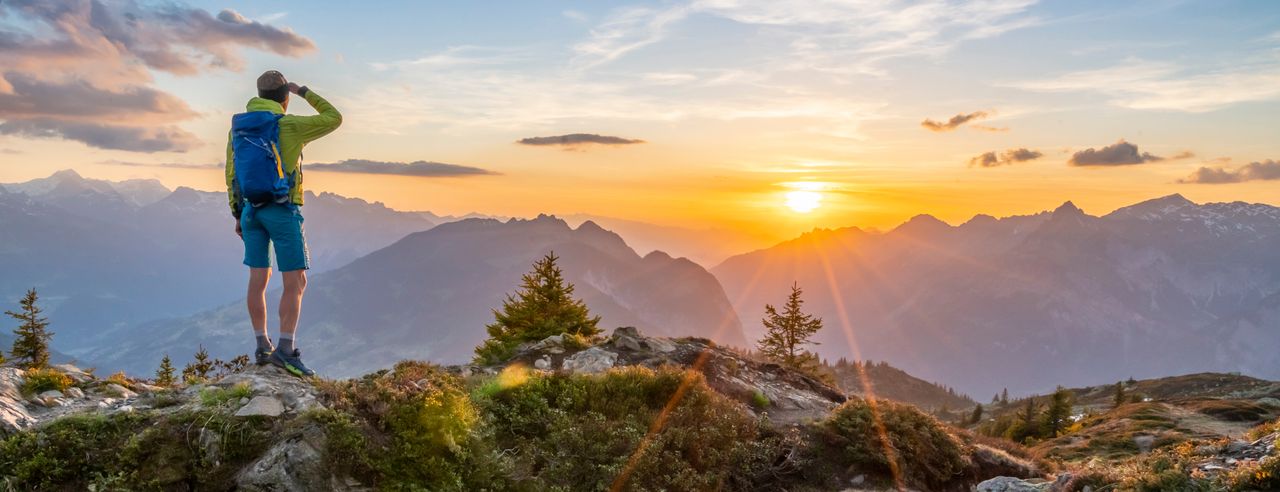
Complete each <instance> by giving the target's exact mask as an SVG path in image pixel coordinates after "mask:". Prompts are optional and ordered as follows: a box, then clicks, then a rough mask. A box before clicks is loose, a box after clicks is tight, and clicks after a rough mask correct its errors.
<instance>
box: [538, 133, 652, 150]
mask: <svg viewBox="0 0 1280 492" xmlns="http://www.w3.org/2000/svg"><path fill="white" fill-rule="evenodd" d="M516 143H518V144H520V145H535V146H557V147H565V148H577V147H581V146H583V145H607V146H617V145H633V144H641V143H644V140H639V139H631V138H622V137H614V136H609V135H596V134H594V133H570V134H568V135H555V136H550V137H528V138H522V139H520V140H517V141H516Z"/></svg>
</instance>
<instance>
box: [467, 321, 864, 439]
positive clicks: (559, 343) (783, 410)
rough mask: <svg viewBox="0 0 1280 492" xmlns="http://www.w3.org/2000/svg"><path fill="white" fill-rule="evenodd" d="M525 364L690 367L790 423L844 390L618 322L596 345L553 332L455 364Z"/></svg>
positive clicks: (825, 406)
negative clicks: (498, 359)
mask: <svg viewBox="0 0 1280 492" xmlns="http://www.w3.org/2000/svg"><path fill="white" fill-rule="evenodd" d="M510 364H524V365H526V366H528V367H532V368H534V369H537V370H543V371H567V372H574V373H597V372H600V371H604V370H607V369H609V368H611V367H623V366H637V365H638V366H644V367H650V368H657V367H661V366H678V367H688V368H691V369H694V370H697V371H699V372H701V373H702V374H703V375H704V376H706V380H707V384H709V385H711V387H712V388H714V389H715V390H716V391H718V392H720V393H723V394H725V395H729V396H730V397H733V398H735V399H737V400H739V401H741V402H743V403H745V404H747V405H748V406H749V407H750V408H751V410H752V411H753V412H757V413H768V414H769V417H770V419H771V421H772V422H775V423H779V424H790V423H794V422H799V421H803V420H813V419H819V418H822V417H824V416H825V415H826V414H827V413H828V412H830V411H831V409H833V408H835V407H836V406H838V405H840V404H841V403H844V401H845V400H846V399H847V398H846V396H845V395H844V393H842V392H841V391H840V390H838V389H836V388H833V387H831V386H829V385H827V384H826V383H823V382H821V381H818V380H817V379H814V378H812V377H809V376H806V375H804V374H801V373H799V372H796V371H792V370H790V369H787V368H784V367H782V366H779V365H778V364H774V363H769V362H764V361H760V360H757V359H755V358H751V357H748V356H746V355H745V354H743V353H741V352H738V351H736V350H733V349H731V348H726V347H722V346H719V345H717V344H715V343H714V342H712V341H710V340H707V339H703V338H677V339H672V338H662V337H649V336H646V335H644V334H643V333H641V332H640V331H639V330H638V329H636V328H634V327H629V326H625V327H621V328H617V329H616V330H614V332H613V333H612V334H611V335H610V336H609V337H608V338H606V339H604V340H603V341H601V342H600V343H599V344H598V345H595V346H592V347H587V348H575V347H571V346H568V345H566V344H565V341H564V339H563V337H561V336H552V337H547V338H546V339H544V340H540V341H537V342H533V343H529V344H525V345H524V346H522V347H520V348H519V349H518V350H517V355H516V357H515V358H514V359H512V360H510V361H508V362H506V363H504V364H501V365H499V366H494V367H474V366H457V367H455V370H457V371H458V372H460V373H463V374H470V373H472V372H476V371H480V372H489V373H496V372H498V371H499V370H500V369H501V368H502V366H506V365H510Z"/></svg>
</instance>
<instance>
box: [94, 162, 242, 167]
mask: <svg viewBox="0 0 1280 492" xmlns="http://www.w3.org/2000/svg"><path fill="white" fill-rule="evenodd" d="M99 164H105V165H108V166H125V167H164V168H170V169H221V168H223V167H226V164H225V163H221V162H214V163H187V162H133V161H117V160H110V161H102V162H99Z"/></svg>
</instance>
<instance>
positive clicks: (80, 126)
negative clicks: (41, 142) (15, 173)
mask: <svg viewBox="0 0 1280 492" xmlns="http://www.w3.org/2000/svg"><path fill="white" fill-rule="evenodd" d="M0 135H16V136H20V137H29V138H42V137H61V138H65V139H68V140H75V141H78V142H83V143H84V144H85V145H88V146H90V147H98V148H101V149H114V150H128V151H133V152H185V151H187V150H191V149H193V148H196V147H197V146H199V145H200V141H199V140H198V139H196V137H195V135H192V134H191V133H189V132H187V131H185V130H182V129H180V128H177V127H172V126H161V127H154V128H152V127H145V126H123V125H114V124H111V123H89V122H81V121H67V120H60V119H52V118H34V119H11V120H8V121H6V122H4V123H0Z"/></svg>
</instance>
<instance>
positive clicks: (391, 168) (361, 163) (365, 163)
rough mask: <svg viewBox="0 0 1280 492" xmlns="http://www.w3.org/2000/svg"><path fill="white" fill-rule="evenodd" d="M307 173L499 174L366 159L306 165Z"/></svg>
mask: <svg viewBox="0 0 1280 492" xmlns="http://www.w3.org/2000/svg"><path fill="white" fill-rule="evenodd" d="M304 168H305V169H306V170H307V171H318V172H331V173H356V174H390V175H396V176H416V177H423V178H447V177H462V176H485V175H496V174H499V173H497V172H494V171H490V170H487V169H481V168H478V167H471V166H462V165H458V164H445V163H442V162H430V161H414V162H408V163H405V162H386V161H371V160H366V159H347V160H344V161H340V162H335V163H329V164H305V165H304Z"/></svg>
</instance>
